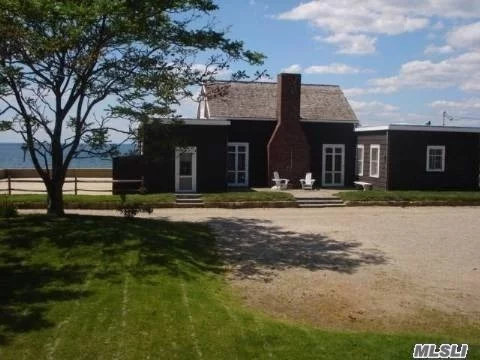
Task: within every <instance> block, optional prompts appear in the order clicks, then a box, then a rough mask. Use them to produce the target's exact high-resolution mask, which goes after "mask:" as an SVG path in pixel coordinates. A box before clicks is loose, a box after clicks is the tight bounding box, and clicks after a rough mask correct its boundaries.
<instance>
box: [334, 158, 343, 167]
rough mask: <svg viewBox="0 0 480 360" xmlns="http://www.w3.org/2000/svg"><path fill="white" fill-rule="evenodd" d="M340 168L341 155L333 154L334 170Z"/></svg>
mask: <svg viewBox="0 0 480 360" xmlns="http://www.w3.org/2000/svg"><path fill="white" fill-rule="evenodd" d="M341 168H342V155H335V170H340V169H341Z"/></svg>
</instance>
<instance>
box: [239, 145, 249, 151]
mask: <svg viewBox="0 0 480 360" xmlns="http://www.w3.org/2000/svg"><path fill="white" fill-rule="evenodd" d="M245 151H247V149H246V147H245V146H239V147H238V152H245Z"/></svg>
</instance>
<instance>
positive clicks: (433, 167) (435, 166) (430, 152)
mask: <svg viewBox="0 0 480 360" xmlns="http://www.w3.org/2000/svg"><path fill="white" fill-rule="evenodd" d="M427 171H438V172H442V171H445V146H427Z"/></svg>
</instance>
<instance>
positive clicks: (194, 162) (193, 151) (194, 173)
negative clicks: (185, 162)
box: [175, 146, 197, 193]
mask: <svg viewBox="0 0 480 360" xmlns="http://www.w3.org/2000/svg"><path fill="white" fill-rule="evenodd" d="M182 153H191V154H192V155H193V156H192V189H191V190H180V154H182ZM175 192H178V193H182V192H187V193H188V192H194V193H195V192H197V147H196V146H189V147H176V148H175Z"/></svg>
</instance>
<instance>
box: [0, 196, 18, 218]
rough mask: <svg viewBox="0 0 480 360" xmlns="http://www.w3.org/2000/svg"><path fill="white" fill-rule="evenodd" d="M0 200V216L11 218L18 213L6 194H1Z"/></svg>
mask: <svg viewBox="0 0 480 360" xmlns="http://www.w3.org/2000/svg"><path fill="white" fill-rule="evenodd" d="M2 198H3V199H2V200H1V201H0V218H11V217H15V216H17V215H18V211H17V208H16V207H15V205H14V204H13V203H12V202H11V201H10V200H9V199H8V197H7V195H4V196H2Z"/></svg>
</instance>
